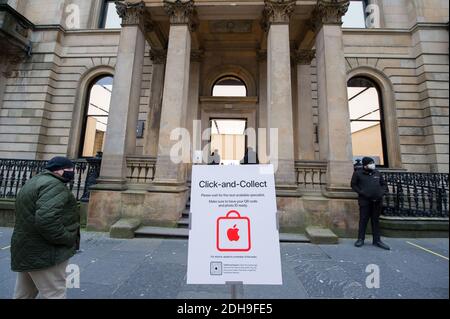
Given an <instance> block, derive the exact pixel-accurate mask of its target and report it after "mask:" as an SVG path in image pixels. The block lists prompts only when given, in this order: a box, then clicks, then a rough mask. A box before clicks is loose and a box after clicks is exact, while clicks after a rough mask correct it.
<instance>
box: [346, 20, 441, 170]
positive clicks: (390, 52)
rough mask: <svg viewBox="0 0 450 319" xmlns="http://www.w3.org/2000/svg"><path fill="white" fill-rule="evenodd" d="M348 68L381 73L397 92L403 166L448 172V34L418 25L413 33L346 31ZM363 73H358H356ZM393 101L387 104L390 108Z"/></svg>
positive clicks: (438, 27)
mask: <svg viewBox="0 0 450 319" xmlns="http://www.w3.org/2000/svg"><path fill="white" fill-rule="evenodd" d="M344 45H345V49H344V50H345V56H346V61H347V70H348V72H349V74H350V73H352V74H361V75H367V76H369V77H370V75H371V74H372V73H378V74H380V76H384V77H385V78H386V79H388V81H389V83H390V85H391V86H392V89H393V94H394V101H393V104H394V105H392V107H394V110H395V113H396V117H397V121H396V122H397V128H396V129H397V131H398V137H399V145H398V146H397V145H393V146H394V147H399V148H400V149H399V150H400V153H401V164H402V167H403V168H406V169H408V170H411V171H417V172H448V163H449V159H448V151H449V148H448V135H447V134H448V110H449V102H448V65H449V60H448V30H447V28H446V26H445V25H440V24H437V25H420V24H419V25H416V26H415V27H414V28H413V29H412V30H411V31H408V30H373V29H372V30H361V31H357V30H346V31H344ZM358 69H359V70H361V71H360V72H357V71H356V72H352V71H353V70H358ZM387 102H388V101H383V104H384V106H385V107H388V105H387V104H388V103H387Z"/></svg>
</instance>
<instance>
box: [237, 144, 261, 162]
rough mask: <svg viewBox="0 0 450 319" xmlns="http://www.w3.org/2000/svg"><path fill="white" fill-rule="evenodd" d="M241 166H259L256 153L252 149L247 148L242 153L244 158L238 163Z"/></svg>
mask: <svg viewBox="0 0 450 319" xmlns="http://www.w3.org/2000/svg"><path fill="white" fill-rule="evenodd" d="M240 164H241V165H249V164H250V165H251V164H259V158H258V153H256V152H255V150H254V149H253V147H247V149H246V150H245V153H244V158H243V159H241V161H240Z"/></svg>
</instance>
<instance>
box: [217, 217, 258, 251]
mask: <svg viewBox="0 0 450 319" xmlns="http://www.w3.org/2000/svg"><path fill="white" fill-rule="evenodd" d="M232 215H234V216H232ZM216 236H217V238H216V244H217V250H218V251H249V250H250V248H251V240H250V219H249V218H248V217H241V215H240V214H239V212H238V211H236V210H230V211H229V212H228V213H227V215H226V216H225V217H219V218H218V219H217V229H216Z"/></svg>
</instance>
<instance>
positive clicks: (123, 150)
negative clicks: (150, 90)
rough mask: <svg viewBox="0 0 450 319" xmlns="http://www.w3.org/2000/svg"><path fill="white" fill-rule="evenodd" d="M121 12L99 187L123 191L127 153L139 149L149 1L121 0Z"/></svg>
mask: <svg viewBox="0 0 450 319" xmlns="http://www.w3.org/2000/svg"><path fill="white" fill-rule="evenodd" d="M117 12H118V14H119V16H120V17H121V18H122V30H121V32H120V42H119V49H118V53H117V64H116V71H115V76H114V83H113V92H112V95H111V107H110V111H109V117H108V129H107V131H106V137H105V146H104V152H103V160H102V168H101V171H100V178H99V179H98V182H99V185H98V187H99V188H107V189H118V190H120V189H125V188H126V172H127V167H126V156H127V155H128V154H132V153H133V152H134V151H135V149H136V126H137V120H138V114H139V99H140V96H141V81H142V68H143V60H144V51H145V38H144V32H143V29H144V13H145V4H144V2H139V3H127V2H125V3H123V2H117ZM102 184H103V187H102Z"/></svg>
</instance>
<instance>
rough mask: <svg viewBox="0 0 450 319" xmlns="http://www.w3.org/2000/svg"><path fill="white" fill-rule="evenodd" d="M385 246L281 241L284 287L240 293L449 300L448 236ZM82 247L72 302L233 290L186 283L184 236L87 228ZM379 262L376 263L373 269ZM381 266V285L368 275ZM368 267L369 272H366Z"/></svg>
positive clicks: (5, 246)
mask: <svg viewBox="0 0 450 319" xmlns="http://www.w3.org/2000/svg"><path fill="white" fill-rule="evenodd" d="M11 234H12V228H3V227H0V298H1V299H5V298H11V296H12V294H13V291H14V284H15V279H16V274H15V273H14V272H12V271H11V270H10V261H11V259H10V250H9V245H10V239H11ZM383 241H384V242H386V243H388V244H389V245H390V246H391V248H392V249H391V250H390V251H385V250H382V249H380V248H377V247H374V246H372V245H371V244H370V243H371V241H370V238H368V239H367V240H366V245H365V246H363V247H362V248H355V247H354V246H353V243H354V240H353V239H340V243H339V244H338V245H314V244H309V243H281V262H282V274H283V285H281V286H266V285H248V286H244V290H243V295H242V297H243V298H250V299H260V298H262V299H280V298H282V299H306V298H364V299H366V298H369V299H370V298H377V299H379V298H381V299H385V298H388V299H402V298H428V299H448V298H449V262H448V255H449V251H448V246H449V240H448V238H430V239H424V238H420V239H417V238H416V239H401V238H383ZM81 247H82V251H81V252H80V253H78V254H76V255H75V256H74V257H73V258H72V259H71V260H70V263H71V264H76V265H78V266H79V268H80V288H71V289H68V298H74V299H78V298H81V299H85V298H89V299H98V298H108V299H109V298H117V299H128V298H133V299H149V298H150V299H154V298H157V299H165V298H169V299H190V298H194V299H197V298H201V299H210V298H214V299H229V298H230V287H228V286H222V285H187V284H186V269H187V247H188V241H187V240H185V239H158V238H135V239H128V240H123V239H111V238H109V237H108V234H107V233H95V232H82V242H81ZM373 265H376V266H373ZM373 267H378V269H379V274H380V277H379V278H380V281H379V288H368V287H367V286H366V279H367V277H368V276H369V275H371V274H373V271H374V270H373V269H375V268H373ZM366 271H367V272H366Z"/></svg>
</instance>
